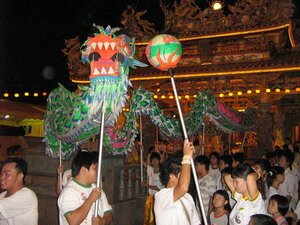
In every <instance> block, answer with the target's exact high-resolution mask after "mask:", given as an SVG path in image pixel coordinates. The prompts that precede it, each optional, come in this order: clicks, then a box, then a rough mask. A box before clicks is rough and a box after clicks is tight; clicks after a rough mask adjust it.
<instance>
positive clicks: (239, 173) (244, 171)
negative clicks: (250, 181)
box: [231, 163, 266, 200]
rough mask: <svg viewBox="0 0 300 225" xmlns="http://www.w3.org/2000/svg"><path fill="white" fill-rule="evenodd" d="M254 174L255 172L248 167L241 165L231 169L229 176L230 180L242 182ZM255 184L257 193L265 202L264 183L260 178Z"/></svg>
mask: <svg viewBox="0 0 300 225" xmlns="http://www.w3.org/2000/svg"><path fill="white" fill-rule="evenodd" d="M254 172H255V171H254V170H253V169H252V167H251V166H250V165H248V164H245V163H242V164H239V165H238V166H237V167H235V168H234V169H233V171H232V174H231V176H232V178H243V179H244V180H246V179H247V176H248V175H249V174H251V173H254ZM256 184H257V189H258V191H259V192H260V193H261V195H262V198H263V199H264V200H265V199H266V187H265V183H264V181H263V180H262V177H261V178H260V179H258V180H257V181H256Z"/></svg>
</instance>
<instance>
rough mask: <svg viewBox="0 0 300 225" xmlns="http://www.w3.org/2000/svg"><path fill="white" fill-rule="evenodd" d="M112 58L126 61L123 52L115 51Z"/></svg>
mask: <svg viewBox="0 0 300 225" xmlns="http://www.w3.org/2000/svg"><path fill="white" fill-rule="evenodd" d="M111 59H112V60H114V61H118V62H124V61H125V56H124V55H123V54H122V53H115V54H114V55H113V56H112V57H111Z"/></svg>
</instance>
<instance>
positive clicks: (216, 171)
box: [208, 165, 221, 180]
mask: <svg viewBox="0 0 300 225" xmlns="http://www.w3.org/2000/svg"><path fill="white" fill-rule="evenodd" d="M208 173H209V174H210V175H211V176H212V177H213V178H214V179H215V180H217V178H218V177H219V176H220V175H221V172H220V169H219V167H218V168H216V169H213V168H212V166H211V165H209V170H208Z"/></svg>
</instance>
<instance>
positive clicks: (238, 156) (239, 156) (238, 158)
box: [232, 152, 245, 164]
mask: <svg viewBox="0 0 300 225" xmlns="http://www.w3.org/2000/svg"><path fill="white" fill-rule="evenodd" d="M232 158H233V160H234V161H236V162H239V163H240V164H241V163H244V161H245V155H244V153H242V152H237V153H234V154H232Z"/></svg>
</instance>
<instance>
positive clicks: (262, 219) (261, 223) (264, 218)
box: [249, 214, 277, 225]
mask: <svg viewBox="0 0 300 225" xmlns="http://www.w3.org/2000/svg"><path fill="white" fill-rule="evenodd" d="M249 225H277V223H276V221H275V220H274V219H273V218H272V217H270V216H268V215H265V214H255V215H253V216H251V220H250V222H249Z"/></svg>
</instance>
